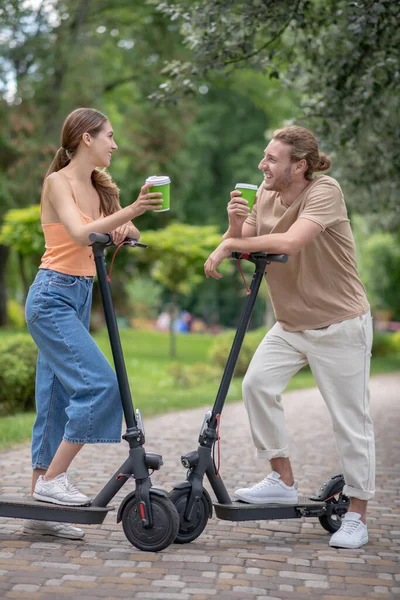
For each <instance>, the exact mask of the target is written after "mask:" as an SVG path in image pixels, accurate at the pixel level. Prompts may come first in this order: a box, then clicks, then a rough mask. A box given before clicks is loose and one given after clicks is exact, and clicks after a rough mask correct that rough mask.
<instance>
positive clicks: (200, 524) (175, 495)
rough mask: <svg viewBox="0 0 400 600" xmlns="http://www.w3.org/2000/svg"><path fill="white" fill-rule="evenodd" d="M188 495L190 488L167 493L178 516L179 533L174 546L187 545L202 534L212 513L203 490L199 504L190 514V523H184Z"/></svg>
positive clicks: (209, 499) (206, 493) (206, 494)
mask: <svg viewBox="0 0 400 600" xmlns="http://www.w3.org/2000/svg"><path fill="white" fill-rule="evenodd" d="M189 494H190V488H184V489H175V490H172V491H171V492H170V493H169V497H170V498H171V500H172V502H173V503H174V504H175V506H176V509H177V511H178V515H179V531H178V535H177V536H176V538H175V544H189V542H193V540H195V539H196V538H198V537H199V535H201V534H202V533H203V531H204V529H205V526H206V525H207V522H208V518H209V516H210V513H211V511H212V502H211V498H210V495H209V493H208V492H207V491H206V490H204V489H203V493H202V495H201V499H200V502H199V504H198V505H197V507H195V508H194V510H193V512H192V518H191V519H190V521H186V519H185V518H184V514H185V510H186V504H187V501H188V498H189Z"/></svg>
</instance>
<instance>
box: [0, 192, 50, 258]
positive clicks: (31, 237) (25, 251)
mask: <svg viewBox="0 0 400 600" xmlns="http://www.w3.org/2000/svg"><path fill="white" fill-rule="evenodd" d="M0 243H1V244H4V245H6V246H10V247H11V248H13V249H14V250H16V251H17V252H19V253H20V254H21V255H23V256H30V257H35V258H36V259H38V258H39V257H40V256H41V255H42V253H43V251H44V240H43V232H42V227H41V224H40V206H39V205H38V204H35V205H32V206H28V207H27V208H20V209H12V210H9V211H8V212H7V213H6V214H5V215H4V222H3V226H2V227H1V229H0Z"/></svg>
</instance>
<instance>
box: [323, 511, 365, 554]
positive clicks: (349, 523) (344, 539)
mask: <svg viewBox="0 0 400 600" xmlns="http://www.w3.org/2000/svg"><path fill="white" fill-rule="evenodd" d="M367 543H368V529H367V526H366V525H364V523H363V522H362V521H361V515H359V514H358V513H355V512H347V513H346V514H345V515H344V518H343V521H342V524H341V526H340V529H339V530H338V531H337V532H336V533H334V534H333V536H332V537H331V539H330V540H329V545H330V546H332V547H333V548H349V549H354V548H360V547H361V546H364V544H367Z"/></svg>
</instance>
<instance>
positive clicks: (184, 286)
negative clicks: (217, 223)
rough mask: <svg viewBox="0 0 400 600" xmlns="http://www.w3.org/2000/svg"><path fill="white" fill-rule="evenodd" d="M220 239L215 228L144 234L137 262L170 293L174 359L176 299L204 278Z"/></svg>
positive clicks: (177, 228)
mask: <svg viewBox="0 0 400 600" xmlns="http://www.w3.org/2000/svg"><path fill="white" fill-rule="evenodd" d="M220 239H221V236H220V235H219V234H218V232H217V229H216V227H214V226H211V225H210V226H205V227H202V226H194V225H184V224H181V223H171V224H170V225H168V227H166V228H165V229H161V230H157V231H146V232H144V233H143V236H142V240H143V242H145V243H146V244H148V245H149V247H148V248H147V249H146V250H145V251H144V252H143V253H142V254H141V255H139V254H138V262H141V261H142V262H145V263H146V264H147V265H149V267H150V272H151V276H152V278H153V279H154V280H155V281H158V282H159V283H160V284H161V285H162V286H163V288H164V289H165V290H167V291H168V292H169V294H170V310H169V312H170V315H171V319H170V323H171V326H170V356H171V357H175V356H176V340H175V334H174V328H173V320H174V317H175V315H176V313H177V308H178V296H179V295H183V296H186V295H188V294H190V293H191V292H192V291H193V289H194V288H195V287H196V286H197V285H198V284H199V283H200V282H201V281H202V280H203V278H204V270H203V267H204V263H205V261H206V260H207V258H208V256H209V254H210V253H211V252H212V251H213V250H214V248H215V247H216V246H217V245H218V244H219V242H220Z"/></svg>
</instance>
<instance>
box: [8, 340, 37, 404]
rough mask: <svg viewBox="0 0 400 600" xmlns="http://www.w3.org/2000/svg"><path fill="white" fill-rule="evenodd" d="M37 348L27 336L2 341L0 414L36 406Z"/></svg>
mask: <svg viewBox="0 0 400 600" xmlns="http://www.w3.org/2000/svg"><path fill="white" fill-rule="evenodd" d="M36 359H37V348H36V345H35V343H34V341H33V340H32V338H31V337H30V336H29V335H28V334H22V333H21V334H19V335H15V336H13V337H12V338H11V339H8V340H4V341H1V342H0V364H1V370H0V414H2V415H5V414H11V413H14V412H23V411H26V410H32V409H34V407H35V373H36Z"/></svg>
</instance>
